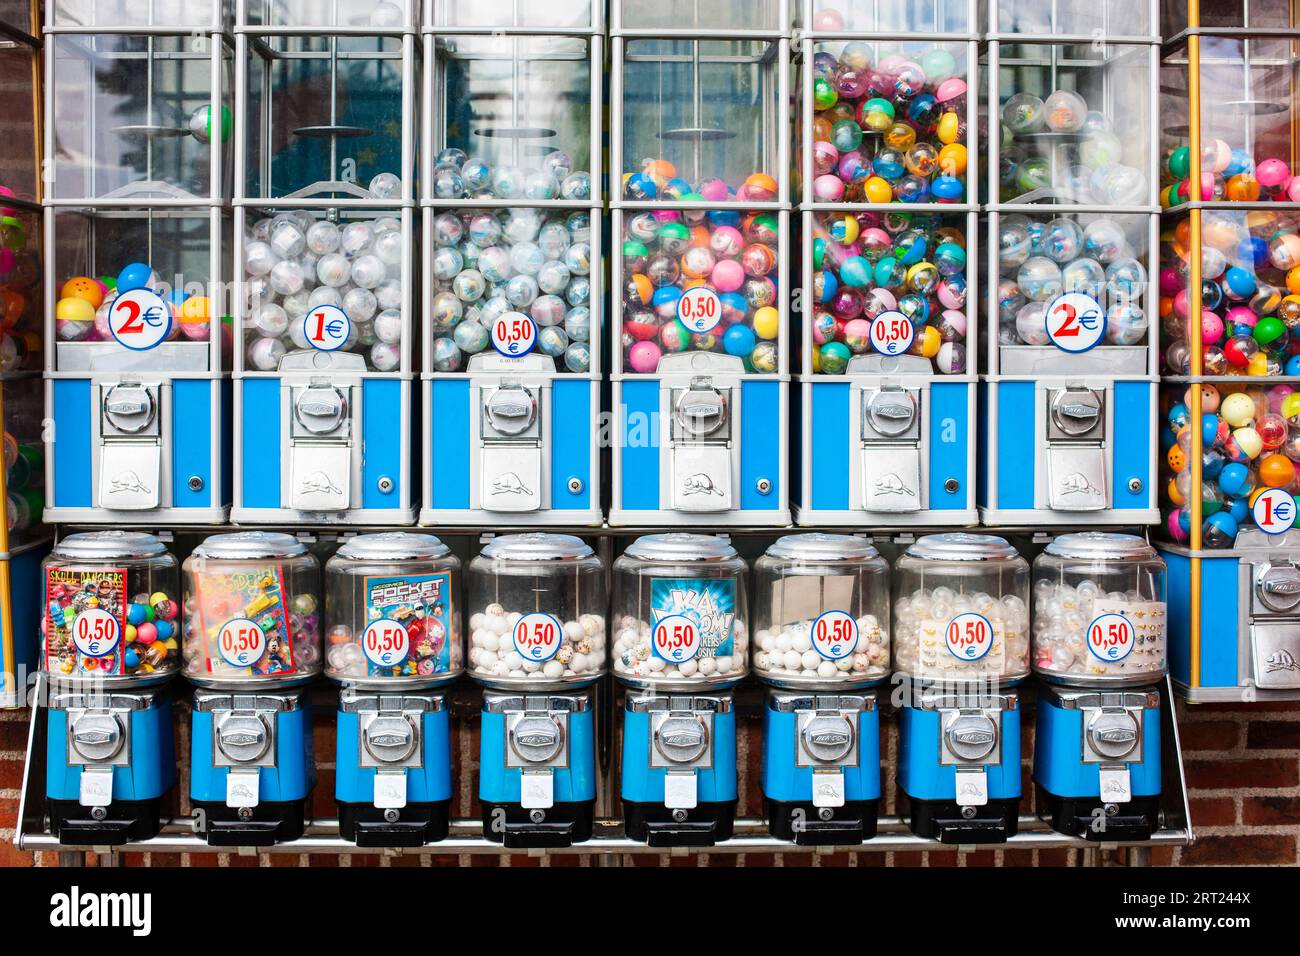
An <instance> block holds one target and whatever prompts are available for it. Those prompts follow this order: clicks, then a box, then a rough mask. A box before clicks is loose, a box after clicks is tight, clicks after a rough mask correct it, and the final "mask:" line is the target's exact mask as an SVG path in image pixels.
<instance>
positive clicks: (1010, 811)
mask: <svg viewBox="0 0 1300 956" xmlns="http://www.w3.org/2000/svg"><path fill="white" fill-rule="evenodd" d="M907 799H908V803H909V804H910V805H911V809H912V812H911V815H910V820H909V821H908V822H909V823H910V825H911V827H912V832H913V833H915V834H916V835H917V836H920V837H926V838H927V839H930V840H938V841H939V842H940V843H960V844H971V843H1005V842H1006V841H1007V838H1008V837H1013V836H1015V835H1016V831H1017V830H1018V828H1019V820H1020V799H1019V798H1015V799H1002V800H989V802H988V803H987V804H985V805H984V806H982V807H959V806H957V802H956V801H955V800H916V799H914V798H912V797H908V798H907ZM963 810H967V811H969V810H974V811H975V815H974V816H972V817H970V818H967V817H966V816H964V815H963V814H962V811H963Z"/></svg>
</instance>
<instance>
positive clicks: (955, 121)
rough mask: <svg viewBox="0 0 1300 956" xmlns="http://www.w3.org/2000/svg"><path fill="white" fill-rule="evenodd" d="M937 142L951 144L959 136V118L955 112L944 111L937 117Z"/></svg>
mask: <svg viewBox="0 0 1300 956" xmlns="http://www.w3.org/2000/svg"><path fill="white" fill-rule="evenodd" d="M937 132H938V134H939V142H941V143H943V144H945V145H948V146H951V145H953V144H955V143H956V142H957V139H958V138H959V137H960V136H961V118H960V117H959V116H958V115H957V114H956V113H952V112H949V113H944V114H943V115H942V116H940V117H939V128H938V130H937Z"/></svg>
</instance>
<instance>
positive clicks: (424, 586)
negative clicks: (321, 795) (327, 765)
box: [325, 531, 464, 846]
mask: <svg viewBox="0 0 1300 956" xmlns="http://www.w3.org/2000/svg"><path fill="white" fill-rule="evenodd" d="M325 628H326V634H327V639H326V644H327V649H326V653H325V675H326V676H327V677H329V678H330V679H332V680H334V681H337V682H338V683H339V684H340V685H341V686H342V688H343V690H342V691H341V693H340V695H339V712H338V720H337V724H336V726H337V731H338V738H337V740H338V743H337V747H336V751H335V753H336V756H335V771H334V796H335V797H336V798H337V800H338V804H339V832H340V833H342V834H343V836H344V838H345V839H348V840H352V841H354V842H355V843H356V844H357V845H358V846H422V845H423V844H425V843H429V842H432V841H435V840H441V839H442V838H444V837H445V836H446V835H447V826H448V822H449V810H450V806H451V715H450V712H449V707H448V701H447V697H446V694H445V693H442V692H441V688H443V687H445V686H446V685H448V684H449V683H451V682H452V681H454V680H455V679H456V678H457V677H458V676H459V675H460V673H461V670H462V669H463V666H464V665H463V663H462V661H463V657H464V651H463V648H462V645H461V638H460V635H461V631H460V559H459V558H457V557H456V556H455V555H453V554H451V553H450V551H449V549H448V548H447V546H446V545H445V544H443V543H442V542H441V541H439V540H438V539H437V538H435V537H434V536H433V535H429V534H408V533H406V532H403V531H389V532H382V533H378V534H362V535H358V536H356V537H354V538H350V539H349V540H347V541H346V542H344V544H343V546H342V547H340V548H339V550H338V553H336V554H335V555H334V557H332V558H330V559H329V561H328V562H327V563H326V565H325Z"/></svg>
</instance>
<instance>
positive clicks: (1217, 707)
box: [1187, 700, 1300, 714]
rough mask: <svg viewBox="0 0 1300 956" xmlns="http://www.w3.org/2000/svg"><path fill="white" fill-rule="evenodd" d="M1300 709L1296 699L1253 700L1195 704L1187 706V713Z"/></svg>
mask: <svg viewBox="0 0 1300 956" xmlns="http://www.w3.org/2000/svg"><path fill="white" fill-rule="evenodd" d="M1296 711H1300V702H1296V701H1278V700H1268V701H1255V702H1254V703H1250V704H1195V705H1192V706H1190V707H1189V708H1188V710H1187V712H1188V713H1189V714H1237V713H1256V714H1280V713H1294V712H1296Z"/></svg>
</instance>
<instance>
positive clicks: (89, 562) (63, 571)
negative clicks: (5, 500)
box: [39, 531, 181, 845]
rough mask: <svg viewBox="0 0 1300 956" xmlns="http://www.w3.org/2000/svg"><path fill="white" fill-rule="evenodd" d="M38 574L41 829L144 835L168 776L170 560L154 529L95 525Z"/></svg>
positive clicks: (154, 821) (129, 837)
mask: <svg viewBox="0 0 1300 956" xmlns="http://www.w3.org/2000/svg"><path fill="white" fill-rule="evenodd" d="M42 574H43V577H44V584H43V590H42V598H43V604H44V611H43V614H42V617H41V648H40V658H39V667H40V673H41V677H42V680H43V682H44V684H45V687H46V690H47V691H48V710H47V714H48V730H47V743H46V764H45V795H46V806H47V809H48V813H49V820H50V830H51V832H52V833H53V834H54V835H55V836H57V837H58V838H59V841H60V842H62V843H67V844H82V845H86V844H93V845H117V844H122V843H128V842H132V841H137V840H147V839H150V838H151V837H154V836H157V835H158V832H159V827H160V819H159V809H160V804H161V800H162V797H163V796H164V795H165V794H166V793H167V791H168V790H170V789H171V788H172V786H173V785H174V784H175V783H176V755H175V749H174V746H173V743H172V719H171V718H172V707H171V694H170V692H169V691H168V689H167V687H166V685H167V683H168V682H169V681H170V680H171V678H172V677H173V676H174V675H175V674H176V671H177V670H178V669H179V667H180V658H181V654H180V647H179V640H180V633H179V630H180V620H179V617H180V615H179V613H178V612H179V610H180V603H179V598H180V575H179V572H178V567H177V563H176V559H175V558H174V557H173V556H172V555H171V554H169V553H168V552H167V549H166V548H165V547H164V546H163V544H162V542H160V541H159V540H158V539H157V538H155V537H154V536H153V535H150V534H144V533H143V532H138V531H96V532H90V533H83V534H71V535H68V536H67V537H65V538H63V539H62V540H61V541H60V542H59V543H58V544H56V545H55V546H54V550H53V551H52V552H51V553H50V554H49V556H48V557H47V558H46V559H45V561H44V563H43V566H42Z"/></svg>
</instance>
